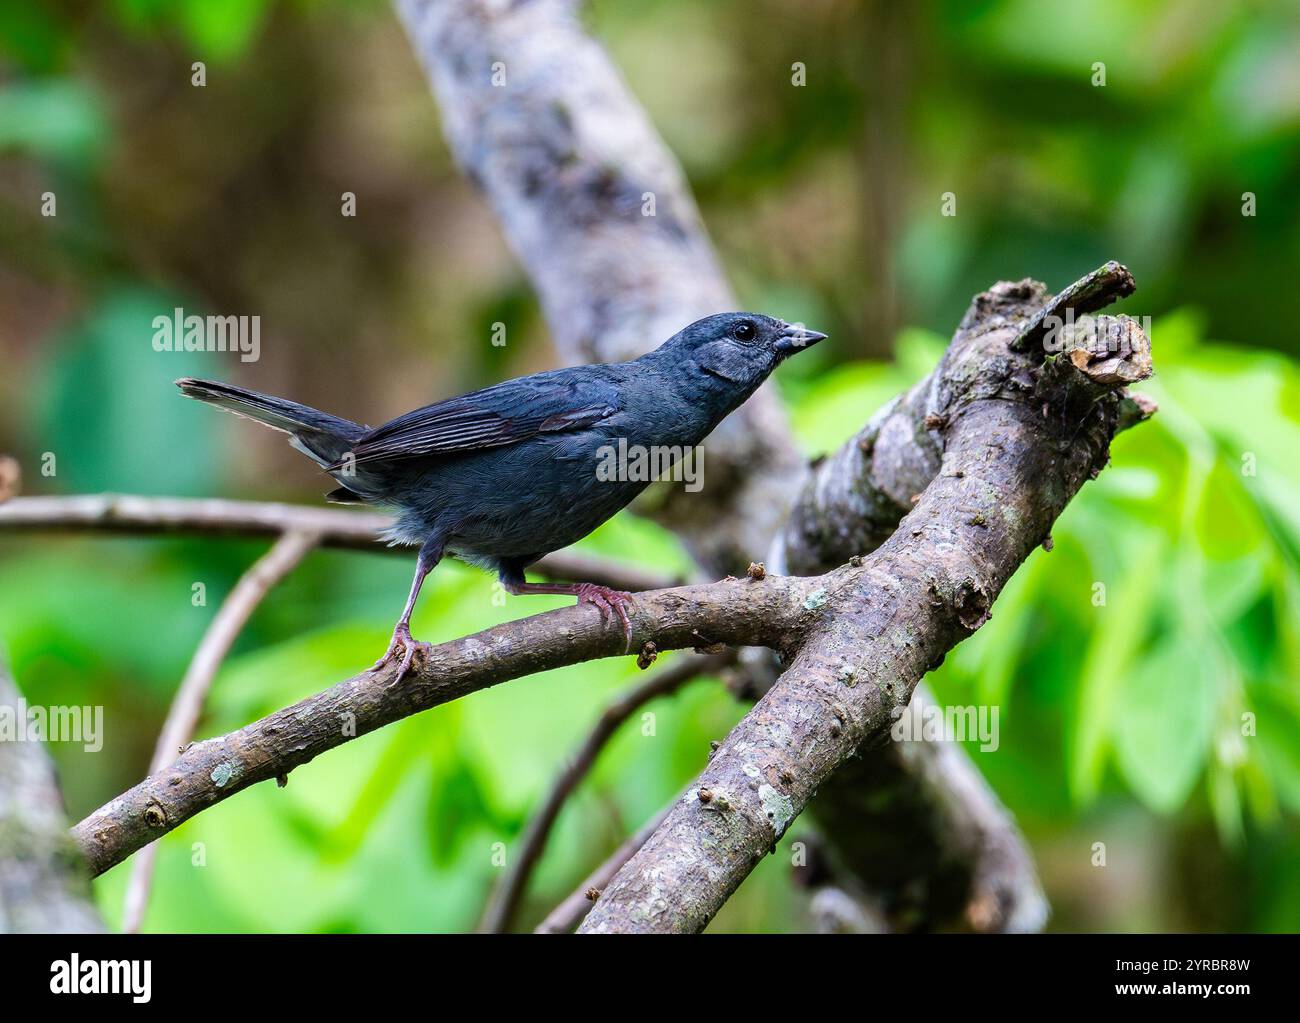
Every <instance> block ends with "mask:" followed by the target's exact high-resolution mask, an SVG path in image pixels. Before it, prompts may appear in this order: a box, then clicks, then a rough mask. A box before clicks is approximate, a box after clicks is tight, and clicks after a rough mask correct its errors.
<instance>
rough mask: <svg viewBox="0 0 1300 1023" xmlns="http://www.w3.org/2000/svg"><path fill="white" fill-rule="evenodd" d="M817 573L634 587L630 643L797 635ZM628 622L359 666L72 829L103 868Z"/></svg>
mask: <svg viewBox="0 0 1300 1023" xmlns="http://www.w3.org/2000/svg"><path fill="white" fill-rule="evenodd" d="M815 588H816V580H807V579H771V578H769V579H768V580H767V581H766V582H764V583H762V584H756V583H754V582H752V581H750V580H748V579H733V580H727V581H724V582H718V583H712V584H710V585H707V586H685V587H681V588H678V589H672V590H658V591H652V592H649V593H641V594H638V595H637V596H636V601H635V606H634V608H633V610H632V634H633V642H634V649H636V648H637V647H640V646H642V645H643V644H645V643H647V642H653V643H654V644H655V646H656V647H657V648H658V649H659V650H681V649H689V648H693V647H705V646H712V645H714V644H716V643H726V644H728V645H731V646H753V645H758V644H764V643H766V644H772V645H774V646H778V647H779V646H784V645H787V644H789V645H794V644H796V643H798V642H799V641H800V637H801V636H802V634H803V630H804V629H805V628H806V627H807V625H808V623H809V622H810V621H811V619H812V618H813V617H814V612H813V610H812V609H811V607H810V606H805V602H806V598H807V597H808V595H809V594H810V593H811V592H812V591H813V590H814V589H815ZM624 652H625V640H624V638H623V634H622V631H621V630H620V629H618V628H616V627H609V626H608V625H607V624H606V623H605V622H604V621H603V620H602V619H601V616H600V612H599V611H597V610H596V608H594V607H592V606H590V605H583V606H581V607H568V608H561V609H559V610H556V611H550V612H547V613H545V614H540V615H534V616H533V617H531V618H523V619H520V620H518V621H513V622H507V623H505V624H503V625H498V626H496V627H495V628H491V629H486V630H484V631H483V632H479V633H475V634H474V635H471V636H465V637H464V638H462V639H457V640H453V641H451V642H449V643H442V644H440V645H438V646H435V647H434V648H433V652H432V654H431V655H430V656H429V657H428V658H423V659H419V660H417V665H418V668H417V670H416V671H414V672H413V673H412V674H411V675H408V676H407V677H406V678H405V679H403V680H402V682H401V683H400V684H398V685H393V684H392V681H393V676H394V675H395V673H396V670H397V669H396V667H391V668H387V669H384V670H382V671H380V672H378V673H374V674H371V673H364V674H361V675H356V676H354V677H352V678H350V679H347V680H345V681H343V682H340V683H338V684H337V685H335V686H333V687H332V688H330V689H326V690H325V691H324V692H321V693H317V694H316V695H314V696H310V697H308V698H307V699H305V700H302V701H300V702H299V703H296V704H294V705H293V706H291V707H286V708H285V709H283V710H280V711H277V712H276V713H274V714H271V715H270V716H268V717H266V718H263V719H262V720H261V721H255V722H253V723H252V724H250V725H247V726H245V727H244V728H241V729H239V730H238V731H235V732H231V733H230V734H228V735H224V736H220V737H218V738H214V739H208V740H206V741H204V742H198V743H195V744H193V745H192V746H190V747H189V748H188V749H186V750H185V752H184V753H182V754H181V755H180V756H179V757H178V758H177V759H176V761H175V762H174V763H173V764H171V765H170V766H169V767H167V768H166V769H164V770H162V771H159V772H157V773H155V774H153V775H151V776H150V777H148V778H146V779H145V780H144V781H142V782H141V783H140V784H139V785H136V786H135V787H134V788H132V789H130V790H129V791H127V792H125V793H123V794H122V795H121V796H119V797H118V798H116V799H114V800H113V801H112V802H110V803H107V804H106V805H104V806H102V807H100V808H99V809H98V810H96V811H95V812H94V813H93V814H91V815H90V816H89V817H87V818H86V819H85V820H83V821H82V822H81V823H80V824H78V825H77V826H76V827H75V828H73V835H74V837H75V838H76V840H77V843H78V845H79V846H80V847H81V849H82V851H83V852H84V853H85V855H86V859H87V861H88V862H89V864H90V867H91V870H92V872H93V873H94V874H96V875H98V874H101V873H103V872H104V871H105V870H107V869H108V868H109V867H112V866H113V865H114V864H117V863H120V862H121V861H122V860H123V859H125V858H126V857H127V856H129V855H130V854H131V853H133V852H135V851H136V850H137V849H139V848H141V847H143V846H144V845H146V844H148V843H149V842H152V841H154V840H155V839H158V838H160V837H161V836H163V835H164V834H166V833H167V832H169V831H171V830H172V829H173V828H175V827H177V826H178V825H180V824H181V823H183V822H184V821H186V820H188V819H189V818H190V817H193V816H194V815H195V814H196V813H199V812H200V811H202V810H205V809H207V808H208V807H209V806H212V805H213V804H214V803H217V802H220V801H221V800H223V799H226V798H228V797H229V796H232V795H234V794H235V793H236V792H239V791H241V790H243V789H245V788H247V787H248V786H249V785H252V784H255V783H256V782H260V781H267V780H268V779H271V778H283V777H284V776H286V775H288V773H289V772H290V771H292V770H293V769H294V768H296V767H299V766H301V765H302V764H305V763H307V762H308V761H310V760H312V759H314V758H315V757H317V756H319V755H320V754H321V753H324V752H325V751H326V750H330V749H333V748H335V747H336V746H341V745H343V744H344V743H345V742H348V741H349V740H351V739H353V738H356V737H357V736H359V735H365V734H366V733H368V732H372V731H374V730H375V729H377V728H381V727H383V726H384V725H387V724H391V723H392V722H394V721H397V720H399V719H401V718H404V717H409V716H410V715H411V714H415V713H418V712H419V711H422V710H428V709H429V708H431V707H436V706H439V705H440V704H443V703H448V702H450V701H451V700H455V699H459V698H460V697H462V696H466V695H468V694H469V693H473V692H477V691H479V690H481V689H486V688H488V687H489V686H493V685H496V684H497V683H499V682H504V681H507V680H509V679H515V678H520V677H522V676H525V675H532V674H535V673H537V672H541V671H548V670H550V669H552V668H559V667H563V666H565V665H569V664H577V663H579V662H581V661H587V660H592V659H593V658H597V657H613V656H619V655H622V654H624Z"/></svg>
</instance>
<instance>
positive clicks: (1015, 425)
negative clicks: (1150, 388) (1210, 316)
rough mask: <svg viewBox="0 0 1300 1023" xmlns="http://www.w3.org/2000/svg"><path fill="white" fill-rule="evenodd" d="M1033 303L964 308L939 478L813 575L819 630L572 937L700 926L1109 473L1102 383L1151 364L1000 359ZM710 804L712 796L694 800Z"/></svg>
mask: <svg viewBox="0 0 1300 1023" xmlns="http://www.w3.org/2000/svg"><path fill="white" fill-rule="evenodd" d="M1045 299H1046V293H1045V291H1044V289H1043V288H1042V286H1041V285H1037V284H1035V283H1033V282H1028V281H1022V282H1020V283H1018V284H1008V283H1002V284H998V285H995V286H994V287H993V288H992V289H990V291H988V292H986V293H985V294H983V295H980V296H978V297H977V299H976V301H975V305H974V306H973V307H972V310H971V312H969V313H968V314H967V317H966V320H965V321H963V322H964V323H971V322H974V320H975V319H977V318H983V319H985V320H986V321H987V323H988V324H989V325H990V326H989V327H988V328H987V329H984V330H981V331H977V332H961V331H959V333H958V337H957V339H956V340H955V341H954V343H953V345H952V346H951V347H950V348H949V349H948V351H947V353H946V354H945V356H944V359H943V361H942V363H941V365H940V368H939V369H938V370H937V371H936V375H935V378H934V385H935V386H934V387H933V390H932V392H931V394H930V401H929V402H928V406H929V407H928V410H927V415H928V419H927V425H928V426H929V427H930V428H931V430H932V431H933V433H934V435H935V437H934V443H935V444H936V446H937V448H938V450H939V451H940V452H941V458H940V462H939V466H938V471H937V474H935V476H934V478H933V479H932V480H931V481H930V483H929V485H928V486H927V487H926V488H925V490H924V491H923V492H922V493H921V495H920V497H919V500H918V502H917V504H916V506H915V508H913V509H912V511H911V512H910V513H909V514H908V515H907V516H906V517H905V518H904V519H903V520H902V523H901V524H900V526H899V529H898V530H897V531H896V532H895V533H894V534H893V535H892V536H891V537H890V538H889V539H888V540H886V541H885V543H884V544H882V545H881V546H880V547H879V548H878V549H877V550H876V551H875V552H874V553H873V554H871V555H870V556H869V557H868V558H866V559H865V560H863V561H861V562H860V563H859V564H858V565H850V566H846V567H845V568H841V569H839V570H837V571H835V572H833V573H831V574H829V575H827V576H823V577H821V578H820V580H819V583H820V584H821V585H822V586H823V587H824V589H822V590H821V591H820V593H819V594H815V595H813V596H812V597H810V599H811V600H812V601H813V602H814V603H816V602H818V600H820V601H822V602H823V608H822V614H823V616H824V617H823V618H822V620H821V622H820V623H819V624H818V626H817V627H815V628H813V629H812V630H811V631H810V632H809V636H808V641H807V642H806V643H805V644H804V645H803V646H802V647H801V648H800V649H799V651H798V653H797V654H796V655H795V657H794V659H793V663H792V664H791V666H790V668H789V669H788V670H787V671H786V672H785V674H784V675H782V676H781V678H780V679H778V680H777V682H776V684H775V685H774V686H773V687H772V688H771V689H770V690H769V691H768V692H767V694H766V695H764V696H763V698H762V699H761V700H760V701H759V702H758V704H757V705H756V706H755V707H754V709H753V710H752V711H751V712H750V713H749V714H748V715H747V716H746V717H745V719H744V720H742V721H741V722H740V724H739V725H737V726H736V728H735V729H734V730H733V731H732V732H731V734H730V735H729V736H728V737H727V739H726V740H725V741H724V742H723V744H722V746H721V747H720V748H719V749H718V751H717V753H716V754H715V755H714V757H713V759H712V760H711V761H710V762H709V764H708V766H707V767H706V768H705V770H704V771H703V773H702V774H701V775H700V777H699V779H698V781H697V785H696V787H695V788H693V789H692V790H691V791H690V792H689V793H688V794H687V795H686V797H684V798H683V799H682V800H681V801H679V802H678V803H677V804H676V805H675V806H674V807H673V809H672V810H671V811H670V812H669V814H668V817H667V818H666V819H665V821H664V823H663V824H662V825H661V826H660V828H659V829H658V830H657V831H656V832H655V834H654V835H653V836H652V837H651V838H650V840H649V841H648V842H647V843H646V844H645V845H644V846H643V847H642V848H641V850H640V851H639V852H638V853H637V854H636V855H635V856H633V858H632V859H631V860H630V861H629V862H628V864H627V865H626V866H625V867H624V868H623V870H621V871H620V872H619V874H618V876H617V877H616V878H615V880H614V882H613V883H612V884H611V885H610V886H609V888H607V889H606V890H605V892H604V894H603V895H602V896H601V898H600V900H599V902H598V903H597V905H596V907H595V909H594V910H593V911H592V913H591V914H590V915H589V916H588V917H587V919H586V920H585V921H584V922H583V925H582V927H581V928H580V929H581V930H584V931H697V930H700V929H702V928H703V927H704V926H705V925H706V924H707V923H708V922H709V920H711V919H712V918H713V916H714V914H715V913H716V912H717V910H718V909H719V908H720V907H721V906H722V904H723V903H724V902H725V901H726V899H727V898H728V897H729V896H730V895H731V893H732V892H733V891H735V889H736V887H737V886H738V885H739V884H740V882H741V881H743V880H744V878H745V877H746V876H747V875H748V873H749V871H750V870H752V869H753V866H754V864H755V863H756V862H757V860H758V859H760V858H761V857H762V856H763V854H764V853H766V852H767V851H769V850H770V849H772V848H773V847H774V845H775V843H776V841H777V840H778V839H780V837H781V836H782V835H783V834H784V832H785V830H786V828H787V827H788V826H789V824H790V822H791V821H792V820H793V819H794V817H795V816H796V815H797V814H798V813H799V812H800V811H801V810H802V809H803V808H804V806H806V805H807V802H808V800H809V799H810V798H811V796H812V793H813V792H814V791H816V789H817V788H818V787H819V786H821V785H822V784H823V783H825V782H826V780H827V779H828V778H830V777H831V775H832V774H833V773H834V771H835V770H836V769H837V768H838V767H839V766H840V765H841V764H842V763H843V762H844V761H845V760H847V759H848V758H849V757H851V756H853V755H854V754H855V753H856V752H857V751H858V749H859V748H860V747H863V746H864V745H865V746H867V747H870V746H871V745H875V744H878V743H880V742H882V741H884V740H885V739H886V737H887V734H888V729H889V727H890V725H891V724H892V722H893V720H894V717H895V712H896V711H898V710H902V709H903V708H904V707H906V705H907V703H908V701H909V700H910V699H911V696H912V691H913V689H914V688H915V687H916V685H917V683H918V682H919V681H920V679H921V678H922V677H923V676H924V674H925V673H926V672H927V671H929V670H931V669H932V668H934V667H935V666H937V665H938V664H939V663H940V662H941V661H942V660H943V658H944V656H945V655H946V654H947V652H948V650H950V649H951V648H952V647H953V646H954V645H956V643H958V642H960V641H961V640H962V639H963V638H965V637H966V636H968V635H970V634H971V633H972V632H974V631H975V630H976V629H978V628H979V627H980V625H982V624H983V623H984V621H985V620H987V618H988V614H989V608H990V606H991V605H992V602H993V601H994V599H995V598H996V597H997V595H998V593H999V592H1000V591H1001V589H1002V587H1003V586H1004V585H1005V583H1006V581H1007V580H1008V579H1009V578H1010V577H1011V575H1012V573H1013V572H1014V571H1015V570H1016V569H1017V568H1018V567H1019V565H1020V564H1021V562H1023V561H1024V559H1025V558H1026V557H1028V555H1029V554H1030V552H1031V551H1033V550H1034V548H1035V547H1037V546H1038V545H1039V544H1040V543H1042V542H1043V541H1044V540H1045V539H1046V537H1047V536H1048V534H1049V531H1050V528H1051V525H1052V523H1053V522H1054V521H1055V519H1056V517H1057V516H1058V515H1059V514H1060V512H1061V510H1062V509H1063V508H1064V507H1065V505H1066V503H1067V502H1068V501H1069V499H1070V498H1071V497H1072V496H1073V495H1074V494H1075V493H1076V492H1077V490H1078V489H1079V487H1080V486H1082V484H1083V483H1084V482H1085V481H1086V480H1087V479H1088V478H1090V477H1091V476H1094V475H1096V473H1097V472H1099V471H1100V470H1101V468H1102V467H1103V466H1104V465H1105V464H1106V461H1107V458H1108V457H1109V444H1110V440H1111V437H1112V436H1113V435H1114V432H1115V430H1116V429H1117V427H1118V424H1119V422H1120V405H1121V395H1120V394H1119V393H1118V391H1119V385H1118V383H1116V382H1115V381H1116V379H1117V376H1118V377H1122V378H1128V379H1140V378H1141V377H1143V376H1146V375H1147V374H1149V372H1150V355H1149V351H1148V350H1147V347H1146V339H1145V337H1143V336H1142V335H1141V332H1140V331H1126V332H1125V336H1126V338H1128V340H1129V342H1130V350H1129V351H1128V353H1127V355H1125V356H1123V357H1122V359H1121V361H1122V362H1123V364H1124V366H1125V369H1124V370H1123V371H1122V372H1119V373H1118V374H1117V372H1116V367H1115V366H1110V365H1108V366H1106V368H1105V369H1104V370H1102V369H1100V368H1099V367H1100V366H1101V361H1100V360H1098V361H1094V360H1092V359H1091V358H1087V357H1085V358H1080V359H1078V360H1076V359H1074V358H1070V357H1064V356H1060V357H1051V358H1048V359H1047V360H1046V361H1044V359H1043V354H1042V352H1034V351H1030V352H1028V353H1020V354H1017V353H1013V352H1012V349H1011V344H1012V342H1013V341H1014V340H1015V338H1016V337H1017V336H1018V334H1019V330H1020V327H1021V326H1022V325H1023V324H1024V323H1025V322H1026V321H1027V320H1028V319H1029V318H1030V317H1031V316H1032V315H1033V313H1034V312H1036V311H1037V309H1038V307H1039V306H1040V305H1041V304H1042V303H1043V301H1044V300H1045ZM705 792H707V793H708V794H709V798H708V799H707V800H706V799H702V798H701V796H702V794H703V793H705Z"/></svg>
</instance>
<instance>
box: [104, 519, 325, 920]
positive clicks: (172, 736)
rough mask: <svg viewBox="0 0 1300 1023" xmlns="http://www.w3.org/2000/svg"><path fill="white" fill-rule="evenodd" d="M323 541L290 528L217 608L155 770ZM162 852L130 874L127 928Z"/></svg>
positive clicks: (169, 757)
mask: <svg viewBox="0 0 1300 1023" xmlns="http://www.w3.org/2000/svg"><path fill="white" fill-rule="evenodd" d="M318 541H319V535H318V534H316V533H307V532H302V531H294V532H290V533H285V534H284V535H283V536H282V537H280V539H278V540H277V541H276V542H275V544H274V546H272V547H271V549H270V550H269V551H267V552H266V554H264V555H263V556H262V557H260V558H258V559H257V561H255V562H254V563H253V565H252V567H250V568H249V569H248V571H247V572H245V573H244V574H243V575H242V576H241V577H240V579H239V582H238V583H236V584H235V588H234V589H233V590H231V591H230V595H229V596H228V597H226V599H225V600H224V601H223V602H222V604H221V607H220V608H219V609H218V610H217V613H216V615H215V617H214V618H213V619H212V623H211V624H210V625H209V626H208V630H207V632H205V633H204V634H203V639H202V640H201V641H200V642H199V647H198V649H197V650H195V651H194V657H193V659H192V660H191V661H190V666H189V668H188V669H187V670H186V672H185V677H184V678H183V679H181V684H180V688H178V689H177V690H176V697H175V699H174V700H172V705H171V709H170V710H169V711H168V712H167V720H166V721H164V722H163V727H162V732H161V733H160V734H159V736H158V744H157V746H156V748H155V749H154V754H153V760H152V762H151V763H150V765H149V773H150V774H156V773H157V772H158V771H161V770H162V769H163V768H164V767H166V766H167V765H168V764H170V763H171V762H172V761H173V760H174V759H175V758H176V756H177V755H178V754H179V753H182V752H184V749H185V745H186V743H188V742H189V741H190V738H191V737H192V736H193V735H194V729H195V728H196V727H197V726H198V723H199V717H200V715H202V713H203V704H204V702H205V701H206V700H207V696H208V690H209V689H210V688H211V686H212V680H213V679H214V678H216V677H217V671H218V670H219V669H220V667H221V663H222V661H224V660H225V659H226V654H228V653H229V652H230V648H231V647H232V646H234V645H235V640H236V639H238V638H239V633H240V632H241V631H242V630H243V628H244V625H245V624H247V622H248V619H249V618H251V617H252V615H253V612H254V611H255V610H257V605H258V604H260V603H261V602H262V598H263V597H265V596H266V595H267V593H269V592H270V591H271V589H272V588H273V587H274V586H275V585H276V584H277V583H278V582H279V581H280V580H281V579H283V578H284V577H285V576H286V575H288V574H289V573H290V572H292V571H293V569H294V567H295V566H297V564H298V563H299V562H300V561H302V559H303V558H305V557H306V556H307V555H308V554H309V553H311V551H312V550H313V549H314V548H315V547H316V544H317V542H318ZM157 855H158V846H157V844H150V845H148V846H146V847H145V848H144V849H142V850H141V851H140V854H139V855H138V856H137V857H136V858H135V860H134V861H133V862H132V865H131V878H130V880H129V881H128V882H127V887H126V899H125V903H124V906H123V910H122V930H123V931H125V932H126V933H128V934H135V933H137V932H138V931H139V930H140V925H141V924H142V923H143V922H144V912H145V907H146V906H147V905H148V902H149V887H150V885H151V883H152V881H153V868H154V861H155V860H156V858H157Z"/></svg>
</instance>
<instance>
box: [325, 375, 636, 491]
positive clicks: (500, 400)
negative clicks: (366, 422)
mask: <svg viewBox="0 0 1300 1023" xmlns="http://www.w3.org/2000/svg"><path fill="white" fill-rule="evenodd" d="M619 407H620V402H619V395H618V390H617V388H616V387H615V386H614V385H613V384H612V383H611V382H610V381H607V380H599V379H591V378H586V379H579V378H575V377H574V376H572V375H571V374H570V373H568V372H566V371H557V372H554V373H539V374H537V375H536V376H532V377H522V378H520V379H518V380H507V381H505V382H504V383H500V384H496V385H494V386H492V387H487V388H484V389H483V390H481V391H474V392H473V393H471V394H466V395H462V396H461V397H459V398H448V399H447V400H446V401H440V402H437V403H435V404H433V405H426V406H425V407H424V408H421V409H416V410H415V411H414V412H408V413H406V415H403V416H398V417H397V418H396V419H394V420H392V421H391V422H388V423H385V424H384V425H383V426H378V427H376V428H375V429H373V430H371V431H370V432H369V433H367V434H365V435H364V436H363V437H362V438H361V439H360V440H359V441H358V442H357V443H356V444H355V445H354V446H353V448H352V451H351V455H352V458H351V461H353V462H354V464H361V463H365V462H375V461H379V460H381V459H396V458H418V457H422V456H428V455H442V454H454V453H458V452H463V451H474V450H478V449H481V448H494V447H502V446H504V445H507V444H518V443H519V442H520V441H524V440H528V439H529V438H531V437H535V436H537V435H538V434H544V433H557V432H562V431H566V430H581V429H583V428H584V427H587V426H590V425H591V424H593V423H597V422H599V421H600V420H602V419H605V418H607V417H609V416H611V415H613V414H614V413H615V412H617V411H618V409H619ZM343 464H344V461H343V460H340V461H339V462H338V463H337V465H334V466H331V467H330V468H332V469H334V468H341V467H342V466H343Z"/></svg>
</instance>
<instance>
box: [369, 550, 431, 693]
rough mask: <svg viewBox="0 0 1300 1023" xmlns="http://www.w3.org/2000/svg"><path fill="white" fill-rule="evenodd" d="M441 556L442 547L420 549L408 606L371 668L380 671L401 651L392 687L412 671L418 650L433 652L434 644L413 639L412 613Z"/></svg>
mask: <svg viewBox="0 0 1300 1023" xmlns="http://www.w3.org/2000/svg"><path fill="white" fill-rule="evenodd" d="M441 556H442V548H441V546H438V547H431V546H430V545H429V544H427V543H426V544H425V545H424V546H423V547H421V548H420V556H419V558H418V560H417V561H416V564H415V579H414V580H413V581H412V582H411V593H410V595H409V596H408V597H407V598H406V606H405V607H404V608H402V617H401V618H399V619H397V626H396V627H395V628H394V629H393V638H392V640H391V641H390V642H389V644H388V649H387V650H385V651H384V656H383V657H381V658H379V660H377V661H375V663H374V664H373V665H371V667H370V670H371V671H378V670H379V669H380V668H382V667H383V666H384V665H385V664H387V663H388V662H389V661H391V660H392V659H393V658H394V657H395V656H396V655H397V653H398V651H399V650H400V651H401V653H402V661H401V663H400V664H399V665H398V666H397V676H396V677H395V678H394V679H393V681H392V683H391V684H392V685H397V683H398V682H400V681H402V679H403V678H405V677H406V672H407V671H408V670H409V669H410V667H411V660H412V658H414V656H415V652H416V651H417V650H419V651H420V652H421V653H422V654H423V655H424V656H425V657H428V656H429V653H430V652H431V651H432V650H433V646H432V644H429V643H422V642H420V641H419V640H417V639H412V638H411V612H412V611H414V610H415V601H416V598H417V597H419V595H420V587H421V586H422V585H424V577H425V576H427V575H428V574H429V573H430V572H432V571H433V568H434V566H435V565H437V564H438V561H439V559H440V558H441Z"/></svg>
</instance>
